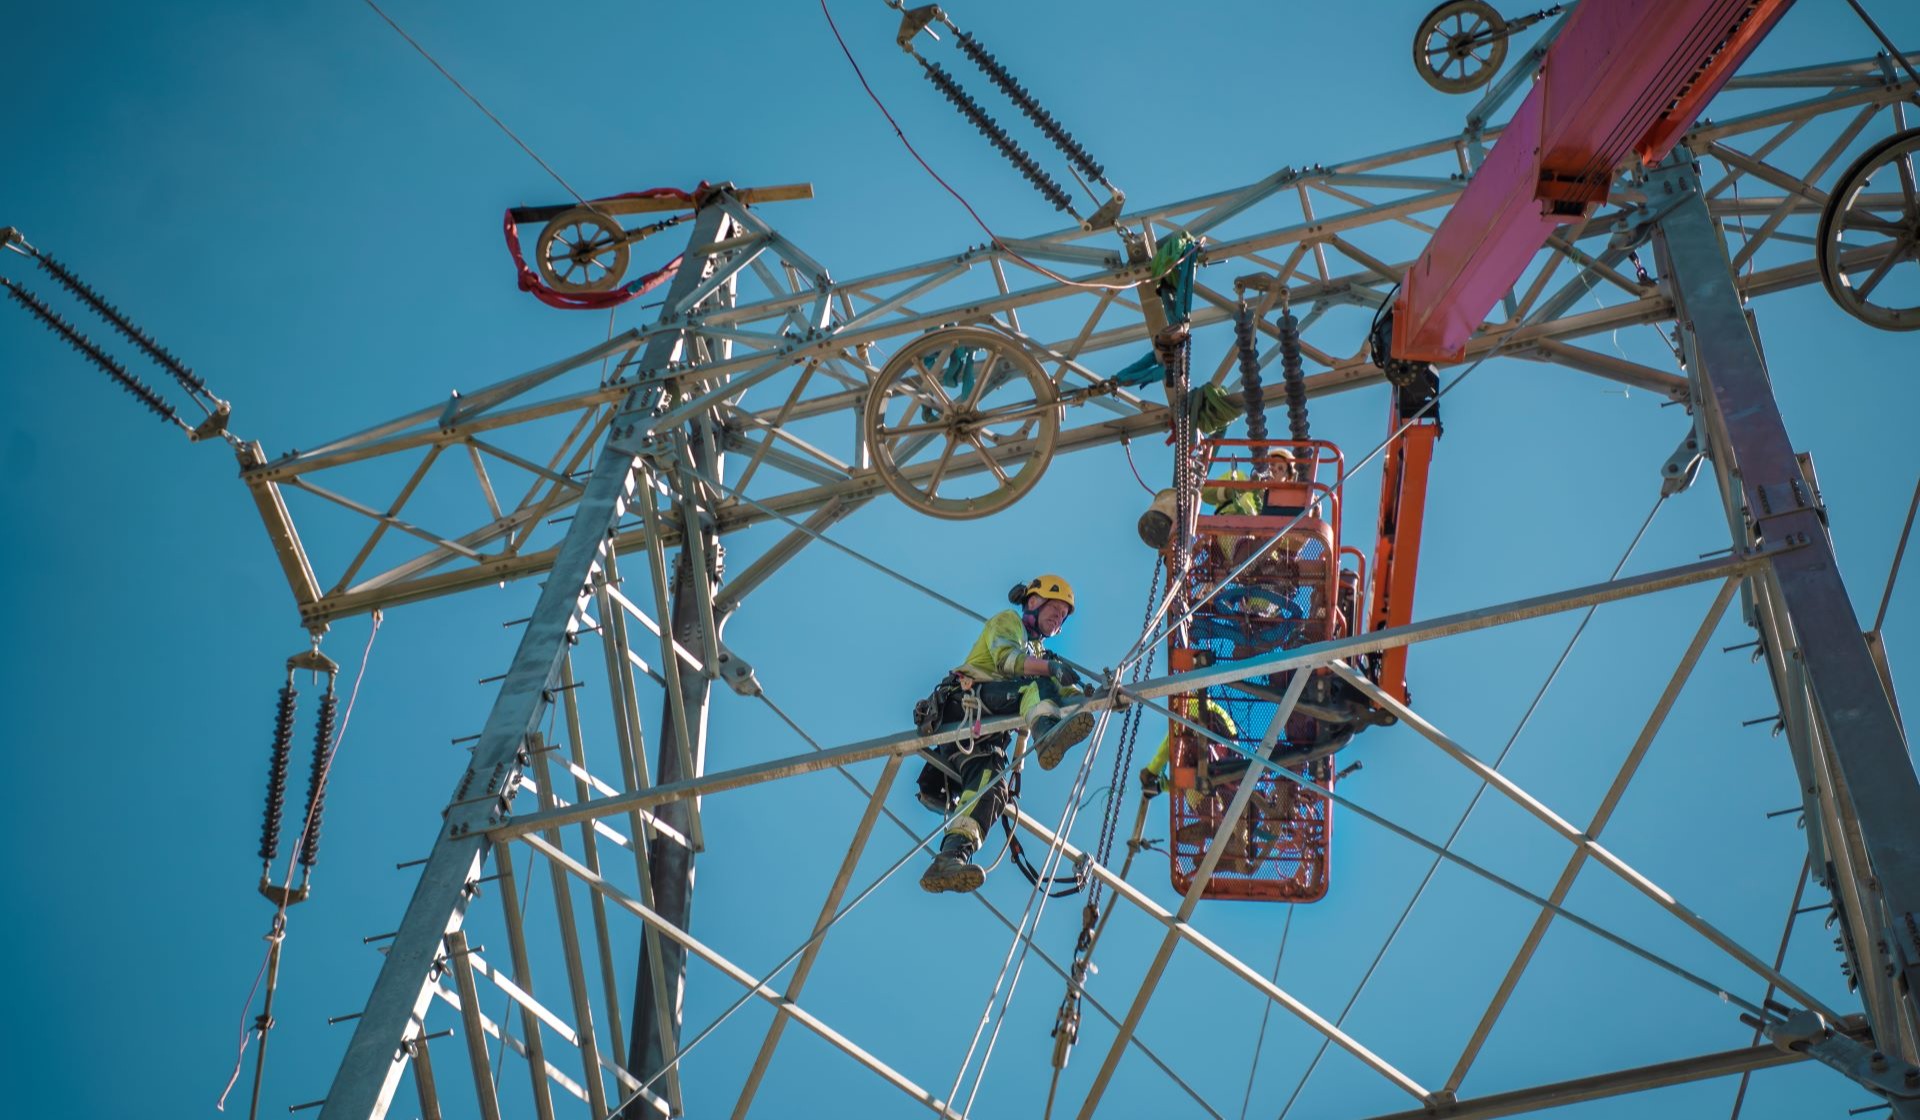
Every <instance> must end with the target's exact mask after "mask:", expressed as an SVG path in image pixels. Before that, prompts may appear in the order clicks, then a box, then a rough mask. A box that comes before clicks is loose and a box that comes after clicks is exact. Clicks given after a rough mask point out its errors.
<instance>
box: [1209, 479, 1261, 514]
mask: <svg viewBox="0 0 1920 1120" xmlns="http://www.w3.org/2000/svg"><path fill="white" fill-rule="evenodd" d="M1252 477H1253V474H1252V472H1251V471H1243V470H1241V469H1240V468H1238V467H1233V468H1231V469H1229V470H1228V471H1227V473H1226V474H1224V475H1221V476H1220V477H1219V478H1217V479H1215V480H1214V481H1215V482H1245V481H1247V480H1248V479H1250V478H1252ZM1262 497H1263V495H1262V493H1261V492H1260V491H1259V490H1253V489H1246V490H1233V489H1229V488H1228V487H1225V486H1202V487H1201V488H1200V500H1201V501H1203V502H1206V503H1207V504H1209V505H1211V506H1213V512H1214V513H1216V514H1231V515H1235V516H1240V517H1254V516H1257V515H1258V514H1259V513H1260V503H1261V498H1262Z"/></svg>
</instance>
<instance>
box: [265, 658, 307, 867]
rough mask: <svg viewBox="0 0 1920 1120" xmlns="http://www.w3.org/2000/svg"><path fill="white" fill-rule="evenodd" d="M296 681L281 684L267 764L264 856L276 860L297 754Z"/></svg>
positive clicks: (297, 694)
mask: <svg viewBox="0 0 1920 1120" xmlns="http://www.w3.org/2000/svg"><path fill="white" fill-rule="evenodd" d="M299 695H300V694H299V693H298V692H296V691H294V688H293V682H292V681H288V682H287V683H286V684H284V685H281V686H280V706H279V708H277V709H276V710H275V712H274V716H273V756H272V758H271V759H270V760H269V761H268V763H267V808H266V812H265V814H264V815H263V817H262V818H261V822H260V859H261V862H263V863H272V862H273V860H274V858H275V857H276V856H278V855H279V854H280V818H281V816H282V815H283V814H284V812H285V810H286V805H287V763H288V762H289V761H291V759H292V757H293V712H294V702H295V700H296V699H298V697H299Z"/></svg>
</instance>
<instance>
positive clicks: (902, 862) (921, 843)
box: [614, 690, 1013, 1113]
mask: <svg viewBox="0 0 1920 1120" xmlns="http://www.w3.org/2000/svg"><path fill="white" fill-rule="evenodd" d="M754 696H755V698H756V699H758V700H759V701H760V702H761V703H763V704H765V705H766V706H767V708H768V709H769V710H771V711H772V712H773V714H774V715H776V716H778V717H779V718H780V721H781V722H782V723H784V724H786V725H787V726H788V727H789V728H791V729H792V730H793V732H794V734H796V735H798V736H800V738H801V739H803V740H805V741H806V744H807V746H809V747H811V748H812V749H813V750H815V751H820V750H824V749H825V748H823V747H822V746H821V745H820V744H819V742H818V741H817V740H815V739H814V737H813V736H811V735H809V734H807V732H806V731H805V729H803V728H802V727H801V726H800V725H799V724H798V723H796V722H795V721H794V719H793V717H792V716H789V715H788V714H787V713H786V711H785V710H783V709H782V708H781V707H780V706H779V705H778V704H775V703H774V702H773V700H772V698H771V697H769V696H768V695H767V694H766V692H765V691H764V690H762V691H756V692H755V693H754ZM834 769H835V770H838V771H840V773H841V775H842V776H844V777H846V778H847V779H848V780H849V781H851V782H853V783H854V785H855V786H858V787H859V788H860V790H861V791H862V792H863V793H866V794H867V796H868V798H869V799H871V798H872V796H873V794H872V791H870V790H868V789H867V787H866V786H864V785H862V784H861V782H860V780H859V779H858V778H855V777H854V776H853V775H852V774H849V773H847V771H846V769H845V768H844V767H839V766H836V767H834ZM1012 772H1013V771H1012V768H1011V767H1009V768H1008V769H1007V770H1003V771H1001V772H1000V773H999V774H998V775H996V776H995V777H994V779H993V780H992V781H991V782H989V783H987V785H986V787H985V788H984V789H982V791H981V795H982V796H984V795H985V794H986V792H987V791H989V790H991V789H993V787H994V786H996V785H999V784H1000V783H1001V782H1004V781H1006V779H1007V776H1008V775H1009V774H1011V773H1012ZM886 813H887V816H888V817H890V818H892V820H893V821H894V823H895V824H898V825H899V826H900V827H901V828H902V829H904V830H905V831H906V832H907V833H908V834H909V835H911V836H912V837H913V838H914V844H913V847H911V848H909V849H907V851H906V854H905V855H902V856H901V857H900V858H899V859H897V860H895V861H894V862H893V863H892V864H891V865H890V866H889V867H888V868H887V869H886V870H885V871H882V872H881V873H880V876H879V878H877V879H875V880H874V881H873V882H872V883H870V884H868V885H867V887H866V888H865V889H864V890H862V891H861V892H860V893H859V894H858V895H856V896H854V898H853V900H852V901H851V902H848V903H847V904H846V905H845V906H842V907H841V908H840V909H839V910H838V911H836V912H835V913H834V915H833V916H832V917H831V918H829V919H828V920H827V923H826V924H825V925H823V926H821V927H820V929H818V930H817V931H815V932H814V934H813V935H812V936H811V937H808V938H807V939H806V940H805V941H802V942H801V943H800V944H799V945H798V946H797V947H796V948H795V949H794V950H793V951H792V952H791V953H788V954H787V955H786V956H785V957H784V958H782V959H781V960H780V963H778V964H776V965H774V967H773V968H772V969H771V970H770V971H768V972H767V973H766V974H765V975H764V976H761V977H760V978H759V979H757V980H756V981H755V982H754V983H753V984H752V985H750V986H749V987H748V988H747V990H746V991H745V992H744V993H743V994H742V995H741V996H740V998H738V999H736V1000H734V1001H733V1002H732V1003H730V1004H728V1005H727V1007H726V1009H725V1010H723V1011H721V1012H720V1014H719V1015H718V1016H717V1017H716V1018H715V1019H714V1020H713V1022H711V1023H708V1024H707V1025H706V1026H705V1027H704V1028H702V1029H701V1031H700V1033H699V1034H696V1035H695V1036H694V1037H693V1040H692V1041H691V1042H688V1043H687V1044H686V1045H684V1046H682V1047H680V1049H679V1051H678V1052H677V1053H676V1054H675V1056H674V1058H673V1060H672V1061H670V1062H668V1063H667V1064H666V1065H664V1066H662V1067H661V1068H660V1069H659V1070H658V1071H656V1072H655V1073H654V1075H653V1076H652V1077H649V1078H648V1079H647V1080H646V1081H645V1082H644V1083H642V1084H641V1086H640V1090H636V1091H635V1092H634V1096H633V1097H630V1098H628V1099H627V1101H622V1102H621V1106H620V1107H621V1108H624V1107H626V1104H627V1103H628V1101H631V1100H633V1099H635V1098H637V1097H638V1096H639V1095H640V1091H641V1090H645V1089H647V1088H649V1087H651V1086H652V1085H653V1083H654V1082H655V1081H657V1080H659V1079H660V1078H661V1077H663V1076H665V1075H666V1073H667V1071H669V1070H671V1069H673V1068H675V1067H676V1066H678V1065H679V1064H680V1063H681V1061H683V1060H684V1059H685V1058H686V1056H687V1055H688V1054H690V1053H692V1052H693V1050H694V1048H695V1047H697V1046H699V1045H700V1043H701V1042H703V1041H704V1040H705V1039H707V1038H708V1037H709V1036H711V1035H712V1034H713V1032H714V1031H716V1030H718V1029H719V1027H720V1025H721V1024H722V1023H725V1022H726V1021H727V1020H728V1019H729V1018H732V1016H733V1014H734V1012H736V1011H738V1010H740V1009H741V1008H742V1007H745V1006H746V1005H747V1004H748V1002H750V1001H751V1000H752V999H753V998H754V996H755V995H756V994H757V993H758V992H759V990H760V989H761V988H763V987H767V986H768V985H769V984H771V982H772V981H773V979H774V978H775V977H777V976H779V975H780V974H781V973H782V972H785V971H786V969H787V966H788V965H790V964H792V963H793V962H794V961H795V960H798V959H799V957H800V954H802V953H804V952H806V950H807V948H808V947H809V946H811V945H812V944H814V943H815V942H817V941H819V940H820V939H821V938H822V937H825V936H826V935H827V932H828V931H829V930H831V929H833V927H834V926H836V925H838V924H839V923H840V921H841V919H843V918H845V917H846V916H847V915H848V914H850V913H852V912H853V910H854V909H855V908H856V907H858V906H859V905H860V904H861V903H862V902H864V901H866V900H867V898H869V897H870V896H871V895H872V894H873V892H875V891H876V890H878V889H880V886H881V884H883V883H885V882H886V881H887V880H888V879H889V878H891V877H892V876H893V874H894V873H895V872H897V871H899V870H900V868H902V867H904V866H906V863H907V861H908V860H910V859H912V858H913V857H914V856H915V855H916V854H919V853H920V852H922V851H923V850H925V849H926V848H928V847H929V846H930V845H931V843H932V841H933V838H934V837H936V836H939V835H940V834H941V833H943V832H945V831H946V828H947V822H946V820H944V819H942V820H941V822H940V824H939V826H938V827H937V828H935V829H934V830H933V831H932V832H930V833H927V834H925V835H921V834H920V833H919V832H917V831H915V830H914V829H913V828H911V827H910V826H908V825H907V824H906V822H904V821H902V820H900V818H899V817H897V816H894V814H893V813H892V811H891V810H886ZM948 1096H949V1098H951V1097H952V1094H951V1093H949V1094H948ZM614 1111H615V1112H616V1113H617V1112H618V1111H619V1110H618V1109H615V1110H614Z"/></svg>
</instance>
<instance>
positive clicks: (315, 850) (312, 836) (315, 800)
mask: <svg viewBox="0 0 1920 1120" xmlns="http://www.w3.org/2000/svg"><path fill="white" fill-rule="evenodd" d="M338 708H339V698H338V697H337V696H336V695H335V694H334V691H333V682H332V681H331V680H329V681H328V682H327V694H326V695H325V696H322V697H321V698H320V718H319V719H318V720H316V721H315V722H314V725H313V769H312V770H311V771H310V772H309V773H308V775H307V829H306V832H304V833H303V834H302V835H301V838H300V866H302V867H305V868H308V869H312V867H313V865H314V864H315V863H316V862H317V861H318V860H319V859H320V817H321V816H322V815H323V814H324V813H325V812H326V810H327V774H328V772H329V771H330V770H331V769H332V768H333V767H332V762H333V757H332V755H333V724H334V715H335V713H336V712H337V711H338Z"/></svg>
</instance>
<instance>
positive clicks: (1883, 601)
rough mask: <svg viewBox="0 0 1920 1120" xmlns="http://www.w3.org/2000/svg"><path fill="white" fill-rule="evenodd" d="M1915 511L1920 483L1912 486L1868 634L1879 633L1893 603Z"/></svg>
mask: <svg viewBox="0 0 1920 1120" xmlns="http://www.w3.org/2000/svg"><path fill="white" fill-rule="evenodd" d="M1917 509H1920V482H1915V483H1914V484H1913V501H1912V502H1910V503H1908V504H1907V523H1906V524H1905V525H1904V526H1902V527H1901V529H1900V544H1899V545H1898V546H1897V547H1895V548H1894V550H1893V565H1892V567H1890V568H1888V569H1887V589H1886V590H1885V591H1883V592H1881V594H1880V609H1879V610H1878V611H1876V612H1875V613H1874V616H1873V628H1872V629H1871V630H1870V631H1869V632H1870V633H1874V634H1877V633H1879V632H1880V624H1881V623H1883V622H1885V621H1886V620H1887V604H1888V603H1890V602H1892V601H1893V581H1894V580H1895V579H1897V578H1899V575H1900V561H1901V560H1902V559H1904V558H1905V557H1906V555H1907V536H1908V534H1910V533H1912V532H1913V513H1914V511H1915V510H1917Z"/></svg>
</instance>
